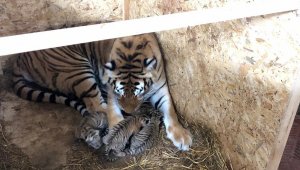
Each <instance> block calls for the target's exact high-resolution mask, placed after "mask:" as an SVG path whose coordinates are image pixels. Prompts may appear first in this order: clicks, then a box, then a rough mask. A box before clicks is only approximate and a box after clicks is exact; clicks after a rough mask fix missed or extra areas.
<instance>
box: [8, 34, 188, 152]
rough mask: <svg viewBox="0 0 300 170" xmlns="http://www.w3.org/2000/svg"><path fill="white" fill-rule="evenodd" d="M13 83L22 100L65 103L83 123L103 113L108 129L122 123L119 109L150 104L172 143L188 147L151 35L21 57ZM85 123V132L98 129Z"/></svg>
mask: <svg viewBox="0 0 300 170" xmlns="http://www.w3.org/2000/svg"><path fill="white" fill-rule="evenodd" d="M13 81H14V91H15V92H16V93H17V95H19V96H20V97H22V98H24V99H28V100H32V101H37V102H39V101H41V102H53V103H63V104H66V105H69V106H72V107H74V108H75V109H77V110H78V111H80V112H81V114H82V115H85V114H88V115H89V116H87V117H88V118H87V119H92V117H94V116H91V115H95V116H97V113H106V116H107V121H108V126H109V128H110V129H112V127H113V126H114V125H116V124H118V123H119V122H120V121H122V120H123V119H124V118H123V115H122V111H125V112H127V113H132V112H134V111H136V110H138V108H139V107H140V105H141V103H143V102H145V101H150V102H151V103H152V105H153V106H154V107H155V108H156V109H158V110H160V111H161V112H162V113H163V115H164V123H165V125H166V130H167V134H168V137H169V138H170V139H171V140H172V141H173V143H174V144H175V145H176V146H177V147H178V148H179V149H181V150H187V149H188V148H189V146H190V145H191V142H192V141H191V136H190V134H189V132H188V131H187V130H186V129H184V128H183V127H182V126H181V124H180V123H179V122H178V119H177V114H176V112H175V109H174V106H173V103H172V99H171V95H170V94H169V89H168V85H167V80H166V76H165V70H164V61H163V56H162V52H161V48H160V46H159V44H158V41H157V39H156V37H155V35H154V34H142V35H136V36H130V37H124V38H118V39H111V40H105V41H97V42H91V43H85V44H78V45H72V46H66V47H59V48H53V49H46V50H41V51H34V52H28V53H23V54H21V55H20V56H19V57H18V59H17V61H16V63H15V65H14V76H13ZM85 109H86V110H85ZM89 117H90V118H89ZM83 122H87V121H83ZM91 122H93V121H91ZM86 124H87V125H86V126H89V128H87V129H93V128H95V127H97V125H90V124H88V123H86ZM81 127H85V125H81ZM85 133H91V134H92V135H90V134H83V135H81V136H89V135H90V136H92V137H91V139H95V140H98V139H99V138H100V139H101V137H100V136H99V133H94V132H89V131H88V132H86V131H85ZM92 143H95V142H92ZM96 143H97V142H96ZM100 143H101V141H98V144H97V145H94V146H100Z"/></svg>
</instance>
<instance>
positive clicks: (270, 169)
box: [267, 67, 300, 170]
mask: <svg viewBox="0 0 300 170" xmlns="http://www.w3.org/2000/svg"><path fill="white" fill-rule="evenodd" d="M295 79H296V80H295V81H294V83H293V87H292V91H291V96H290V99H289V102H288V105H287V107H286V110H285V113H283V116H282V119H281V120H280V121H281V125H280V129H279V134H278V136H277V139H276V141H275V143H274V147H273V149H272V152H271V155H270V157H269V162H268V166H267V170H274V169H278V166H279V164H280V160H281V157H282V154H283V151H284V148H285V145H286V142H287V140H288V137H289V134H290V131H291V128H292V125H293V122H294V119H295V116H296V113H297V110H298V107H299V103H300V67H299V68H298V71H297V74H296V75H295Z"/></svg>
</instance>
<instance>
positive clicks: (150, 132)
mask: <svg viewBox="0 0 300 170" xmlns="http://www.w3.org/2000/svg"><path fill="white" fill-rule="evenodd" d="M160 118H161V117H160V116H152V117H151V119H150V122H149V123H148V124H147V125H146V126H144V127H143V128H142V129H141V130H140V131H139V132H138V133H137V134H135V135H133V136H132V138H131V139H130V140H129V141H128V143H127V144H128V146H126V147H125V149H124V153H125V154H126V155H138V154H140V153H142V152H143V151H145V150H146V149H150V148H151V147H152V146H153V144H154V142H155V140H156V139H157V138H158V135H159V131H160V129H159V125H160V122H161V121H160Z"/></svg>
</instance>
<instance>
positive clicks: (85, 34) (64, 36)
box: [0, 0, 299, 56]
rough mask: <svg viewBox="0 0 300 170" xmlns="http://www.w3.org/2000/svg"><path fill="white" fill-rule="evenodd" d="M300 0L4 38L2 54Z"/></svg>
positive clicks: (279, 8)
mask: <svg viewBox="0 0 300 170" xmlns="http://www.w3.org/2000/svg"><path fill="white" fill-rule="evenodd" d="M298 7H299V2H298V1H296V0H289V1H271V0H268V1H263V2H259V3H249V4H246V5H236V6H229V7H221V8H213V9H206V10H200V11H191V12H183V13H176V14H169V15H162V16H154V17H148V18H141V19H133V20H126V21H118V22H112V23H104V24H97V25H89V26H81V27H74V28H67V29H59V30H53V31H44V32H37V33H29V34H22V35H14V36H8V37H2V38H0V47H1V48H0V56H2V55H9V54H15V53H21V52H26V51H34V50H41V49H46V48H54V47H59V46H66V45H72V44H79V43H85V42H91V41H98V40H105V39H111V38H118V37H124V36H130V35H136V34H142V33H149V32H159V31H164V30H170V29H176V28H182V27H188V26H195V25H201V24H208V23H214V22H220V21H227V20H233V19H239V18H245V17H252V16H259V15H266V14H272V13H278V12H285V11H291V10H296V9H297V8H298Z"/></svg>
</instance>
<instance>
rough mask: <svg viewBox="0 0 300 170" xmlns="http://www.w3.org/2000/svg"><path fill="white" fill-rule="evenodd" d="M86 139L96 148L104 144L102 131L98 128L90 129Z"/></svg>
mask: <svg viewBox="0 0 300 170" xmlns="http://www.w3.org/2000/svg"><path fill="white" fill-rule="evenodd" d="M84 140H85V142H86V143H87V144H88V145H89V146H91V147H93V148H94V149H99V148H100V147H101V146H102V144H103V142H102V140H101V136H100V132H99V130H96V129H90V130H89V131H88V132H87V134H86V137H85V139H84Z"/></svg>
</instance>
